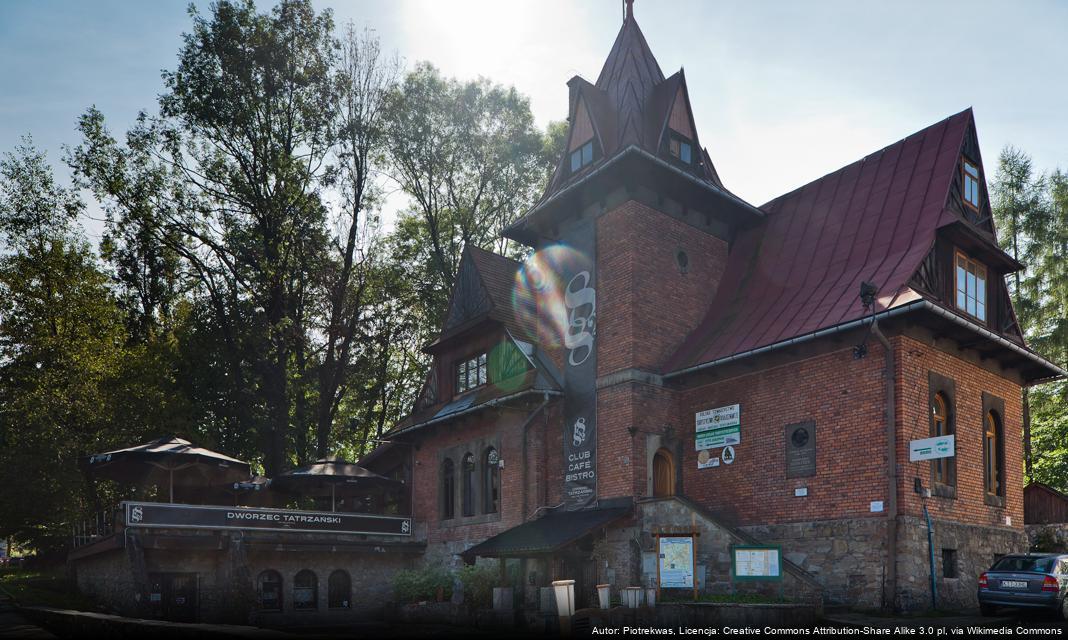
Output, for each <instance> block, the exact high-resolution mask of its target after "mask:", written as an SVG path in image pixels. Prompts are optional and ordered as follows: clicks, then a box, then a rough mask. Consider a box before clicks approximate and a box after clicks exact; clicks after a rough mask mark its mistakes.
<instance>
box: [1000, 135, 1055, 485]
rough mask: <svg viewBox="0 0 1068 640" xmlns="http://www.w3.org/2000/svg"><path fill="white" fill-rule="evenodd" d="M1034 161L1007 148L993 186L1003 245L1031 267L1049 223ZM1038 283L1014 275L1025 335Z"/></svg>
mask: <svg viewBox="0 0 1068 640" xmlns="http://www.w3.org/2000/svg"><path fill="white" fill-rule="evenodd" d="M1033 173H1034V172H1033V169H1032V166H1031V158H1030V157H1029V156H1028V155H1027V154H1025V153H1023V152H1022V151H1020V150H1019V149H1016V148H1014V147H1012V146H1006V147H1005V148H1004V149H1003V150H1002V151H1001V155H1000V156H999V157H998V170H997V174H996V176H995V178H994V183H993V185H992V192H993V203H992V205H993V206H992V210H993V214H994V218H995V220H996V221H997V223H998V228H999V229H1001V231H1002V235H1001V237H1000V238H999V242H1000V244H1001V245H1002V248H1003V249H1005V250H1006V251H1008V252H1009V253H1010V254H1011V255H1012V257H1013V258H1014V259H1016V260H1017V261H1021V262H1024V263H1025V264H1030V263H1031V262H1032V261H1033V260H1034V259H1035V257H1036V253H1037V252H1038V251H1039V250H1040V247H1041V243H1040V241H1039V238H1038V236H1041V235H1042V228H1043V227H1044V226H1045V224H1046V219H1045V218H1046V216H1045V208H1044V206H1043V204H1044V202H1043V196H1044V188H1045V185H1044V181H1043V179H1042V178H1041V177H1035V176H1034V175H1033ZM1037 287H1038V280H1037V279H1035V278H1034V276H1033V274H1032V275H1031V276H1030V277H1025V276H1024V275H1023V274H1022V273H1021V272H1020V271H1017V272H1016V273H1014V274H1013V276H1012V280H1011V281H1010V283H1009V294H1010V295H1011V296H1012V300H1013V307H1014V308H1015V310H1016V313H1017V319H1018V321H1019V322H1020V331H1021V332H1022V333H1024V334H1025V335H1026V334H1027V333H1028V332H1029V331H1030V330H1031V329H1032V328H1033V326H1034V318H1035V316H1036V314H1037V310H1038V307H1039V305H1040V301H1039V292H1038V290H1037ZM1029 395H1030V389H1029V388H1027V387H1024V390H1023V432H1024V467H1025V470H1026V473H1027V476H1028V477H1030V476H1031V474H1032V451H1031V413H1030V401H1029Z"/></svg>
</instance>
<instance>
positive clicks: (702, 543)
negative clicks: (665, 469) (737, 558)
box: [593, 498, 823, 606]
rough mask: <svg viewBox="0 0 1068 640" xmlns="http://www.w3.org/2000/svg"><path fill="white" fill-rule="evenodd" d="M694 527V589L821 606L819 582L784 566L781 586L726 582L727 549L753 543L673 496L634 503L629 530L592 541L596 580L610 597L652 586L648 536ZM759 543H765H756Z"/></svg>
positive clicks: (652, 539)
mask: <svg viewBox="0 0 1068 640" xmlns="http://www.w3.org/2000/svg"><path fill="white" fill-rule="evenodd" d="M694 526H696V530H697V532H698V533H699V536H698V539H697V553H696V555H697V566H696V576H695V577H696V578H697V582H698V590H699V591H701V592H704V593H711V594H730V593H762V594H764V595H767V596H770V597H778V596H779V595H780V593H781V594H782V595H784V596H785V597H786V598H788V599H790V600H795V601H803V602H812V603H816V604H817V606H821V605H822V602H823V593H822V591H823V589H822V587H821V585H820V584H819V582H818V581H817V580H816V579H815V578H814V576H812V575H809V574H807V573H806V572H805V571H804V570H803V569H802V568H801V567H799V566H795V565H793V564H791V563H789V562H787V564H786V566H785V570H784V572H783V575H784V579H783V581H782V582H781V583H780V582H744V583H742V582H736V583H732V582H731V578H730V575H731V573H730V571H731V558H730V547H731V545H737V544H752V543H754V542H756V540H754V539H753V538H751V537H749V536H747V535H746V534H745V533H743V532H741V531H737V530H733V529H731V528H729V527H727V526H725V525H724V524H723V523H721V522H719V521H717V520H716V519H714V518H713V517H712V516H711V515H710V514H708V513H706V512H705V511H703V510H701V509H699V508H696V507H695V506H694V505H692V504H691V503H688V502H686V501H684V500H681V499H678V498H668V499H650V500H644V501H640V502H638V504H637V518H636V522H635V523H634V525H633V526H629V527H617V528H614V529H610V530H609V531H608V533H607V535H606V536H604V537H602V538H599V539H598V540H597V542H596V543H595V545H594V553H593V556H594V562H595V563H596V565H597V567H598V575H599V579H600V580H601V581H603V582H606V583H608V584H611V585H612V592H613V593H618V592H619V590H620V589H622V588H624V587H628V586H643V587H644V586H651V585H654V584H655V583H656V564H655V563H656V550H657V542H656V538H655V537H654V536H653V535H652V534H653V533H655V532H657V531H658V530H674V531H677V530H685V529H691V528H692V527H694ZM760 542H768V541H767V540H763V539H762V540H760ZM784 552H785V549H784ZM593 601H596V600H595V599H594V600H593Z"/></svg>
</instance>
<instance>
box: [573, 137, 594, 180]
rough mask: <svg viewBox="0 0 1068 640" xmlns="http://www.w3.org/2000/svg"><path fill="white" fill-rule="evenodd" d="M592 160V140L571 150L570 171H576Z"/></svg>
mask: <svg viewBox="0 0 1068 640" xmlns="http://www.w3.org/2000/svg"><path fill="white" fill-rule="evenodd" d="M592 162H593V140H590V141H589V142H587V143H586V144H584V145H582V146H581V147H579V148H578V149H575V150H574V151H572V152H571V173H578V172H579V171H581V170H582V168H583V167H585V166H586V165H589V164H590V163H592Z"/></svg>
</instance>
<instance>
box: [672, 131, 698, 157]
mask: <svg viewBox="0 0 1068 640" xmlns="http://www.w3.org/2000/svg"><path fill="white" fill-rule="evenodd" d="M668 153H670V154H671V156H672V157H673V158H675V159H676V160H680V161H682V162H684V163H686V164H692V163H693V145H691V144H690V141H689V140H687V139H686V138H683V137H682V136H680V135H675V134H672V136H671V138H669V139H668Z"/></svg>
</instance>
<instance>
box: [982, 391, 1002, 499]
mask: <svg viewBox="0 0 1068 640" xmlns="http://www.w3.org/2000/svg"><path fill="white" fill-rule="evenodd" d="M1004 450H1005V427H1004V424H1003V423H1002V420H1001V417H1000V416H998V415H997V412H996V411H994V410H990V411H987V412H986V413H985V414H984V415H983V493H984V494H986V496H987V497H988V498H1000V499H1002V500H1004V499H1005V461H1004Z"/></svg>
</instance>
